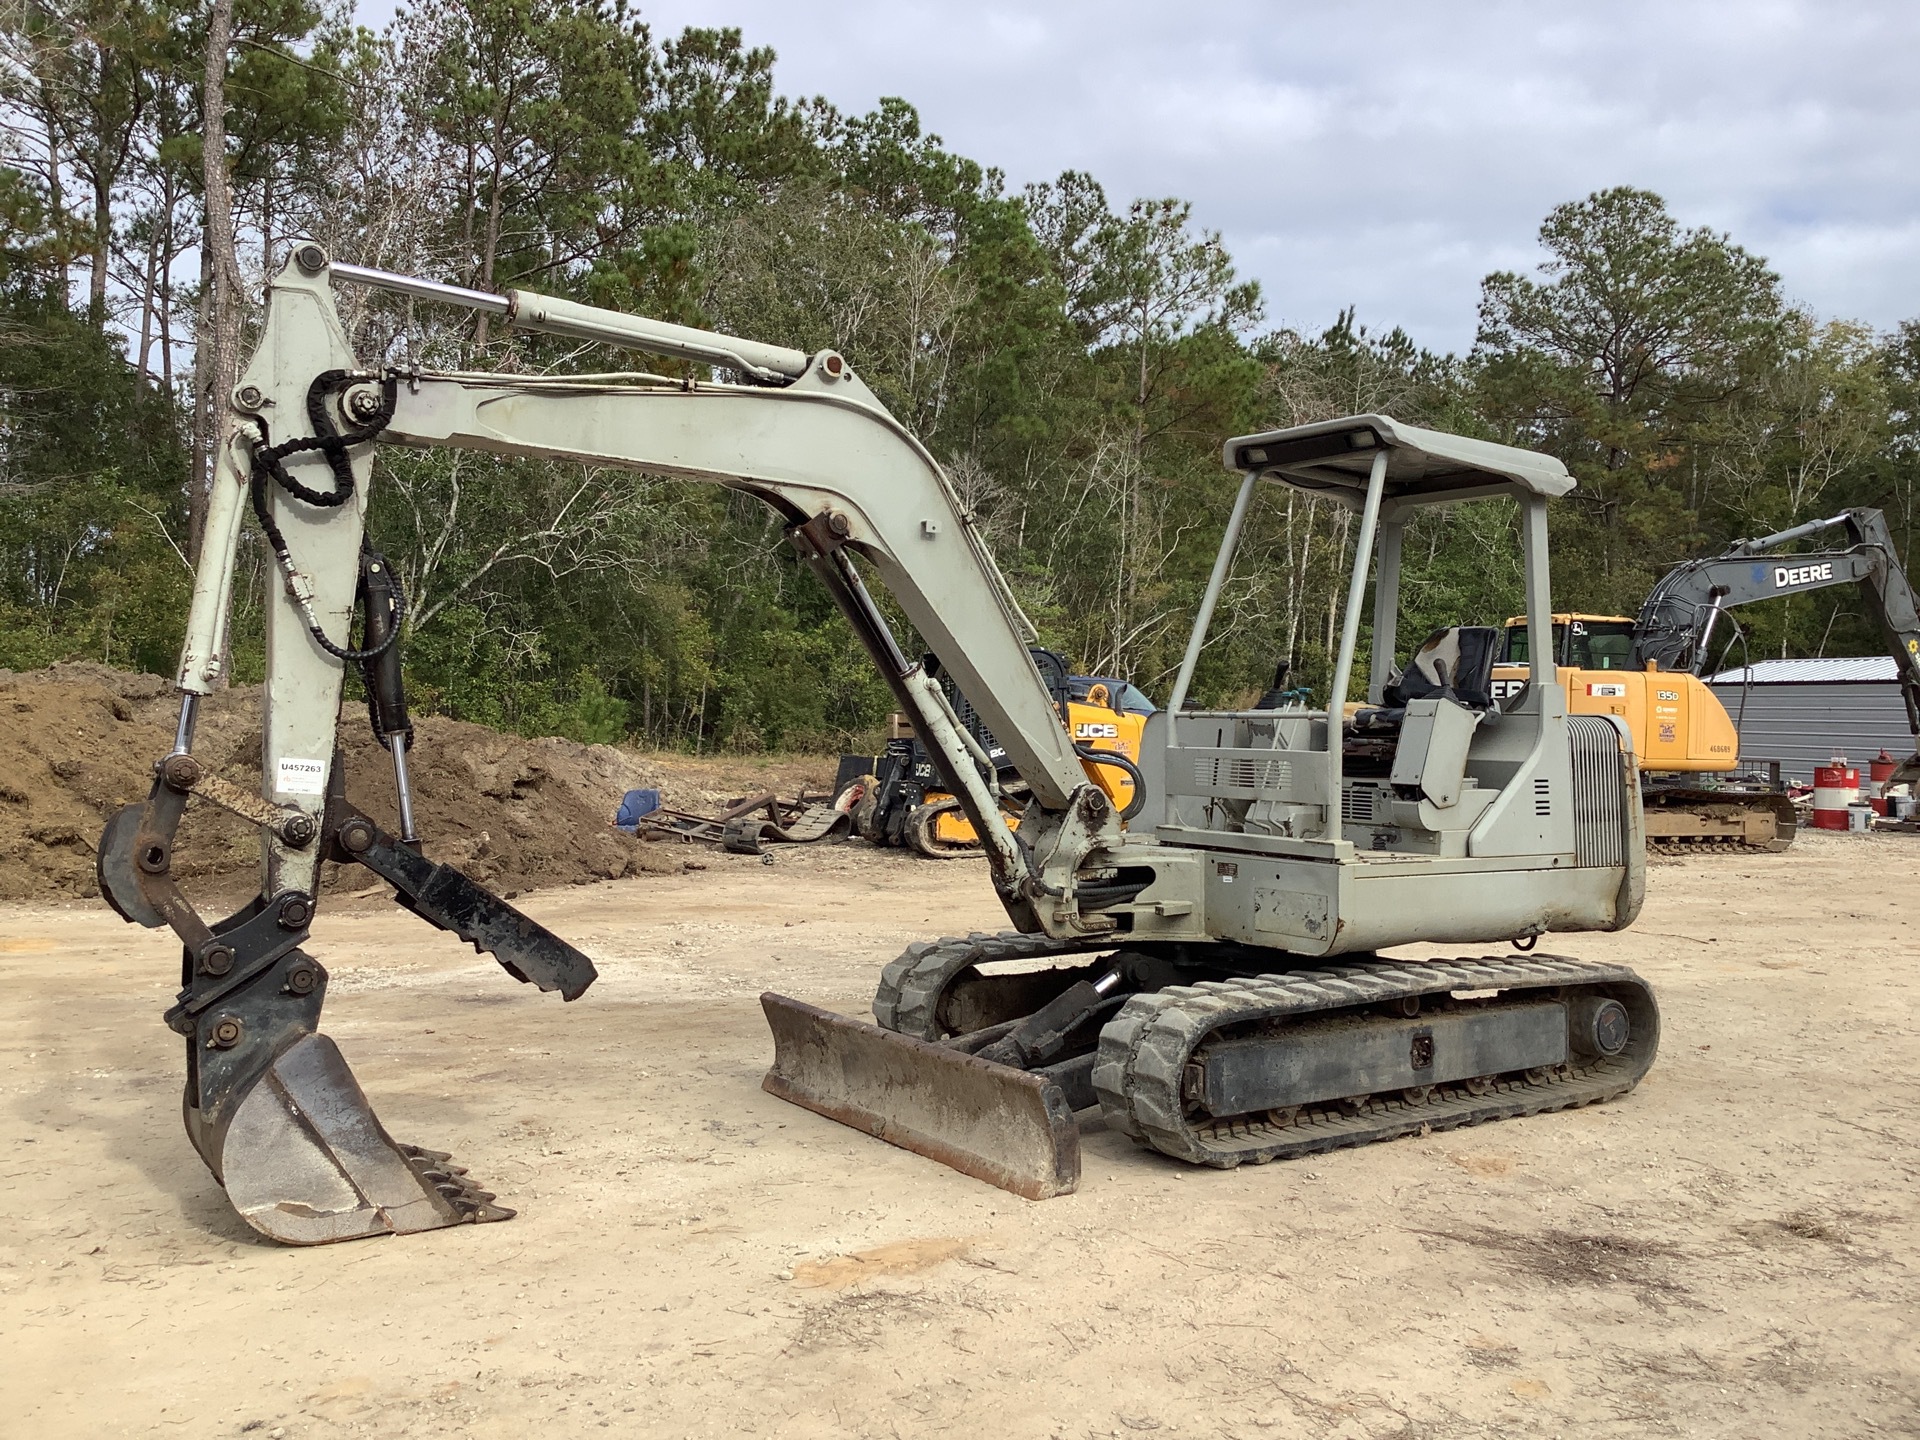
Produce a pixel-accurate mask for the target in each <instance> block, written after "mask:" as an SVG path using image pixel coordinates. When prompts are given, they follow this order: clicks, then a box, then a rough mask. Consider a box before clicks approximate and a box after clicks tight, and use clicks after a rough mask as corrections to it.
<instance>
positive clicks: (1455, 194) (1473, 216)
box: [363, 0, 1920, 348]
mask: <svg viewBox="0 0 1920 1440" xmlns="http://www.w3.org/2000/svg"><path fill="white" fill-rule="evenodd" d="M363 13H368V15H369V18H374V17H375V16H376V15H377V14H378V13H379V12H378V11H376V10H375V8H374V7H373V6H371V5H369V6H365V7H363ZM645 15H646V18H647V19H648V20H649V22H650V23H651V24H652V25H653V26H654V28H655V31H656V33H657V34H660V33H665V34H671V33H676V32H677V31H678V30H679V29H680V28H681V27H682V26H684V25H689V24H701V25H722V24H724V25H736V26H738V27H740V29H741V30H742V31H744V33H745V36H746V39H747V41H748V42H749V43H751V44H766V45H771V46H773V47H774V48H775V50H777V51H778V52H779V56H780V62H779V66H778V70H777V72H776V73H777V76H778V80H779V84H780V87H781V89H782V90H783V91H785V92H786V93H788V94H807V95H811V94H822V95H825V96H826V97H827V98H828V99H830V100H832V101H833V102H834V103H835V104H836V105H838V106H840V107H841V108H842V109H844V110H851V111H861V110H865V109H867V108H869V107H871V106H872V105H873V104H874V103H875V102H876V101H877V100H878V99H879V98H880V97H881V96H883V95H900V96H903V97H905V98H906V99H908V100H909V101H911V102H913V103H914V104H915V105H916V106H918V107H919V109H920V112H921V115H922V117H923V120H924V121H925V123H926V125H927V127H928V128H929V129H931V130H933V131H936V132H937V133H939V134H940V135H942V136H943V137H945V139H946V141H947V143H948V144H949V145H950V146H951V147H952V148H954V149H956V150H958V151H960V152H961V153H963V154H966V155H969V156H971V157H972V158H974V159H976V160H979V161H980V162H982V163H983V164H987V165H991V166H997V167H999V168H1000V169H1002V170H1004V171H1005V172H1006V173H1007V175H1008V177H1009V179H1010V181H1011V182H1012V183H1014V184H1016V185H1018V184H1021V183H1024V182H1027V181H1030V180H1044V179H1049V178H1051V177H1052V176H1054V175H1056V174H1058V173H1059V172H1060V171H1061V170H1063V169H1068V168H1073V169H1084V170H1089V171H1091V172H1092V173H1093V174H1094V175H1095V176H1096V177H1098V178H1099V179H1100V180H1101V181H1102V183H1104V184H1105V185H1106V187H1107V189H1108V192H1109V194H1110V195H1112V196H1113V197H1114V198H1115V199H1116V200H1126V199H1130V198H1133V197H1135V196H1147V195H1153V196H1158V195H1179V196H1182V197H1183V198H1186V199H1190V200H1192V201H1193V202H1194V204H1195V209H1196V213H1197V215H1198V217H1199V219H1200V221H1201V223H1202V224H1204V225H1207V226H1210V227H1213V228H1218V229H1220V230H1222V231H1224V232H1225V234H1226V237H1227V240H1228V243H1229V246H1230V248H1231V249H1232V251H1233V253H1234V254H1235V255H1236V257H1237V258H1238V259H1239V261H1240V264H1241V268H1242V269H1243V271H1245V272H1246V273H1248V274H1252V275H1255V276H1258V277H1259V279H1260V280H1261V282H1262V284H1263V286H1264V287H1265V289H1266V293H1267V297H1268V309H1269V313H1270V315H1271V317H1272V318H1273V319H1274V320H1276V321H1282V322H1286V323H1290V324H1296V325H1300V326H1305V327H1318V326H1321V325H1324V324H1326V323H1327V322H1328V321H1330V320H1331V319H1332V317H1333V315H1334V314H1335V312H1336V311H1337V310H1338V309H1339V308H1340V307H1341V306H1343V305H1346V304H1350V303H1351V304H1357V305H1358V306H1359V307H1360V314H1361V319H1362V320H1364V321H1367V322H1368V323H1370V324H1372V325H1373V326H1375V327H1376V328H1386V327H1389V326H1391V325H1393V324H1404V325H1405V326H1406V327H1407V328H1408V330H1409V331H1410V332H1411V333H1412V334H1413V335H1414V336H1415V338H1416V339H1418V340H1420V341H1421V342H1423V343H1426V344H1429V345H1433V346H1436V347H1453V348H1459V347H1464V346H1465V345H1468V344H1470V343H1471V341H1472V336H1473V322H1474V306H1475V301H1476V299H1477V297H1478V286H1479V281H1480V278H1481V276H1482V275H1484V274H1486V273H1487V272H1488V271H1490V270H1493V269H1497V268H1502V267H1514V266H1524V265H1526V264H1528V263H1530V262H1531V260H1532V259H1533V258H1534V253H1535V252H1534V247H1533V243H1532V242H1533V234H1534V231H1535V229H1536V228H1537V227H1538V225H1539V222H1540V219H1541V218H1542V217H1543V216H1544V215H1545V213H1546V212H1547V210H1548V209H1549V208H1550V207H1552V206H1553V205H1555V204H1557V203H1559V202H1560V201H1563V200H1569V199H1575V198H1578V197H1580V196H1582V195H1585V194H1586V193H1588V192H1589V191H1591V190H1594V189H1596V188H1599V187H1602V186H1606V185H1614V184H1635V185H1643V186H1646V187H1648V188H1651V189H1654V190H1658V191H1659V192H1660V193H1661V194H1663V195H1665V196H1666V198H1667V200H1668V202H1669V204H1670V205H1671V206H1672V208H1673V210H1674V212H1675V213H1676V214H1677V215H1678V216H1679V217H1680V218H1681V220H1682V221H1684V222H1686V223H1689V224H1707V225H1711V226H1713V227H1715V228H1717V229H1723V230H1727V231H1729V232H1731V233H1732V235H1733V237H1734V238H1735V239H1736V240H1738V241H1739V242H1740V243H1742V244H1744V245H1746V246H1747V247H1748V248H1749V249H1752V250H1755V251H1757V252H1759V253H1761V254H1763V255H1766V256H1767V257H1768V258H1769V259H1771V260H1772V261H1773V263H1774V265H1775V266H1776V268H1777V269H1779V270H1780V272H1781V274H1782V276H1783V278H1784V279H1785V282H1786V288H1787V292H1788V293H1789V295H1791V296H1792V297H1794V298H1795V299H1797V300H1799V301H1802V302H1804V303H1806V304H1808V305H1810V306H1812V307H1813V308H1814V309H1815V310H1817V311H1818V312H1820V313H1821V314H1823V315H1845V316H1849V317H1852V318H1857V319H1862V320H1866V321H1870V322H1872V323H1874V324H1876V325H1882V326H1886V325H1891V324H1893V323H1895V322H1896V321H1898V320H1900V319H1902V318H1905V317H1907V316H1908V315H1912V314H1920V296H1916V295H1915V294H1914V290H1913V286H1912V284H1911V282H1910V278H1909V277H1912V276H1914V275H1916V274H1920V169H1916V167H1915V166H1914V165H1913V163H1912V157H1913V155H1914V154H1915V153H1916V149H1917V148H1920V147H1917V146H1916V141H1917V140H1920V123H1917V122H1920V97H1916V94H1915V89H1914V87H1913V85H1912V83H1911V78H1910V73H1909V72H1910V69H1911V64H1912V57H1913V56H1914V55H1915V54H1917V53H1920V44H1916V42H1917V41H1920V6H1913V5H1910V4H1908V5H1902V4H1898V3H1892V0H1877V3H1876V0H1857V3H1852V4H1848V5H1844V6H1843V5H1835V4H1831V3H1829V4H1824V5H1823V4H1816V3H1807V0H1742V3H1706V0H1694V3H1687V0H1666V3H1660V0H1614V3H1611V4H1607V5H1583V6H1574V5H1569V4H1555V3H1551V0H1532V3H1519V0H1494V3H1462V0H1452V3H1438V0H1426V3H1420V0H1351V3H1345V4H1326V3H1324V0H1314V3H1299V0H1296V3H1284V4H1282V3H1259V0H1215V3H1212V4H1207V5H1196V4H1192V3H1187V4H1181V5H1168V4H1166V3H1164V0H1051V3H1047V4H1044V5H1041V4H1035V5H1028V6H1019V5H1009V4H991V3H989V4H975V5H962V4H954V3H951V0H948V3H942V4H930V3H915V0H839V3H837V4H833V5H802V4H794V3H792V0H778V3H776V0H728V3H726V4H725V5H716V4H714V3H712V0H656V3H652V4H649V5H647V6H646V7H645Z"/></svg>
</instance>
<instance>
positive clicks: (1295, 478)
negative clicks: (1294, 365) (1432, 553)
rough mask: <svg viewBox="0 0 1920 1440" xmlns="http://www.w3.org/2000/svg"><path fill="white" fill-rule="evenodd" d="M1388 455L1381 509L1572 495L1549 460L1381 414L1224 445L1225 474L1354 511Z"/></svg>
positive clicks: (1567, 478) (1563, 470) (1560, 469)
mask: <svg viewBox="0 0 1920 1440" xmlns="http://www.w3.org/2000/svg"><path fill="white" fill-rule="evenodd" d="M1383 447H1384V448H1385V449H1386V451H1387V476H1386V490H1385V493H1384V496H1383V498H1384V499H1385V500H1386V502H1387V503H1388V504H1393V503H1394V502H1398V503H1400V504H1402V505H1451V504H1453V503H1455V502H1457V501H1461V500H1478V499H1484V498H1486V497H1488V496H1492V495H1500V494H1508V495H1513V496H1515V497H1516V498H1518V497H1519V496H1522V495H1539V496H1543V497H1545V498H1547V499H1553V498H1555V497H1557V496H1561V495H1565V494H1566V493H1567V492H1568V491H1569V490H1571V489H1573V477H1572V476H1571V475H1569V474H1568V473H1567V467H1566V466H1565V465H1562V464H1561V463H1560V462H1559V461H1558V460H1556V459H1554V458H1553V457H1552V456H1551V455H1542V454H1540V453H1539V452H1538V451H1535V450H1520V449H1517V448H1515V447H1514V446H1512V445H1496V444H1494V443H1493V442H1492V441H1490V440H1472V439H1468V438H1467V437H1466V436H1463V435H1445V434H1442V433H1441V432H1440V431H1438V430H1423V429H1421V428H1420V427H1419V426H1417V425H1408V424H1405V423H1404V422H1402V421H1399V420H1395V419H1393V418H1392V417H1391V416H1387V415H1353V416H1348V417H1346V418H1344V419H1340V420H1325V421H1321V422H1319V423H1317V424H1313V425H1296V426H1293V427H1292V428H1291V429H1287V430H1269V431H1267V432H1265V433H1264V434H1260V435H1242V436H1239V437H1237V438H1236V439H1233V440H1229V441H1228V442H1227V445H1226V451H1225V455H1224V459H1225V461H1226V465H1227V468H1228V469H1229V470H1239V471H1242V472H1248V471H1251V472H1254V473H1257V474H1259V475H1262V476H1264V477H1265V478H1268V479H1272V480H1278V481H1281V482H1282V483H1284V484H1287V485H1292V486H1293V487H1295V488H1296V489H1299V490H1305V491H1308V492H1310V493H1312V494H1316V495H1326V496H1329V497H1330V498H1333V499H1337V500H1341V501H1343V502H1345V503H1346V504H1349V505H1351V506H1353V507H1354V508H1355V509H1359V508H1360V506H1361V505H1362V504H1363V503H1364V501H1365V499H1366V493H1367V478H1368V475H1369V473H1370V472H1371V470H1372V468H1373V458H1374V456H1375V455H1376V454H1378V453H1379V452H1380V450H1381V449H1382V448H1383Z"/></svg>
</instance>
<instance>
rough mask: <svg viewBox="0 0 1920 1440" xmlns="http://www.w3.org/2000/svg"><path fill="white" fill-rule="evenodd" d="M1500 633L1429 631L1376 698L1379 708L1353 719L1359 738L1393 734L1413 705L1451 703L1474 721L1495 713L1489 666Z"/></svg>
mask: <svg viewBox="0 0 1920 1440" xmlns="http://www.w3.org/2000/svg"><path fill="white" fill-rule="evenodd" d="M1499 642H1500V632H1499V631H1498V630H1496V629H1494V628H1493V627H1492V626H1491V625H1448V626H1445V627H1443V628H1441V629H1439V630H1436V631H1434V632H1433V633H1432V634H1431V635H1429V636H1428V637H1427V638H1426V639H1425V640H1423V641H1421V643H1420V647H1419V648H1418V649H1417V650H1415V651H1414V652H1413V654H1412V656H1411V657H1410V658H1409V659H1408V660H1407V664H1406V668H1405V669H1404V670H1402V671H1400V672H1399V673H1398V674H1396V675H1395V676H1394V677H1393V679H1392V680H1390V681H1388V682H1387V685H1386V687H1385V688H1384V689H1383V690H1382V691H1381V692H1380V698H1381V700H1382V701H1383V702H1384V703H1383V704H1380V705H1374V706H1369V707H1367V708H1365V709H1362V710H1360V711H1359V712H1357V713H1356V714H1355V715H1354V717H1353V731H1354V733H1355V734H1356V735H1360V736H1369V737H1377V736H1387V735H1393V734H1396V733H1398V731H1399V729H1400V725H1401V722H1402V721H1404V720H1405V719H1406V717H1407V704H1408V702H1409V701H1413V700H1430V699H1441V700H1451V701H1453V702H1454V703H1455V704H1456V705H1461V706H1464V707H1465V708H1466V709H1468V710H1472V711H1474V712H1475V713H1476V714H1479V715H1489V714H1494V713H1497V711H1496V708H1495V705H1494V700H1493V662H1494V659H1495V656H1496V653H1497V651H1498V648H1499Z"/></svg>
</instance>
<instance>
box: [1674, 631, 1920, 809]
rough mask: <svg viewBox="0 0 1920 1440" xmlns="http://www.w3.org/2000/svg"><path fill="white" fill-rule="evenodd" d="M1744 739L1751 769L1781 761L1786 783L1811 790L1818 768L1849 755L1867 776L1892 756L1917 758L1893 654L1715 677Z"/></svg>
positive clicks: (1711, 680) (1775, 665)
mask: <svg viewBox="0 0 1920 1440" xmlns="http://www.w3.org/2000/svg"><path fill="white" fill-rule="evenodd" d="M1707 684H1708V685H1710V686H1712V687H1713V693H1714V694H1716V695H1717V696H1719V697H1720V703H1721V704H1722V705H1725V706H1726V707H1727V714H1728V715H1730V716H1732V717H1733V723H1734V725H1735V726H1736V728H1738V730H1739V732H1740V758H1741V760H1742V761H1743V762H1745V763H1746V764H1749V765H1756V766H1764V765H1765V764H1767V762H1769V761H1773V760H1777V761H1779V762H1780V773H1781V776H1782V778H1783V779H1787V780H1794V781H1799V782H1800V783H1802V784H1810V783H1812V780H1813V767H1814V766H1815V765H1824V764H1826V763H1827V761H1828V760H1829V759H1831V758H1832V757H1833V756H1835V755H1844V756H1846V757H1847V759H1848V760H1849V761H1851V762H1853V763H1854V764H1856V765H1858V766H1860V768H1861V769H1862V770H1863V771H1864V770H1865V769H1866V765H1867V762H1868V761H1869V760H1871V759H1872V758H1873V757H1874V756H1876V755H1878V754H1879V753H1880V752H1881V750H1883V749H1884V750H1886V751H1887V752H1888V753H1889V754H1891V755H1893V756H1894V757H1895V758H1896V759H1905V758H1906V757H1907V756H1909V755H1911V754H1913V750H1914V737H1913V732H1912V731H1911V730H1910V729H1909V728H1908V725H1907V707H1906V705H1905V704H1904V703H1903V702H1902V701H1901V699H1900V682H1899V679H1898V671H1897V669H1896V667H1895V664H1894V659H1893V657H1892V656H1891V655H1862V656H1853V657H1848V658H1844V659H1835V660H1762V661H1760V662H1759V663H1758V664H1756V665H1752V666H1743V667H1742V668H1740V669H1738V670H1723V671H1722V672H1721V673H1720V674H1718V675H1710V676H1708V677H1707Z"/></svg>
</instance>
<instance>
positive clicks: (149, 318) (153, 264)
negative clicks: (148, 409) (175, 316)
mask: <svg viewBox="0 0 1920 1440" xmlns="http://www.w3.org/2000/svg"><path fill="white" fill-rule="evenodd" d="M159 268H160V220H159V217H158V216H156V217H154V222H153V234H152V235H150V236H148V237H147V269H146V275H145V277H144V279H143V281H142V283H141V286H140V362H139V365H138V367H137V370H136V378H137V379H138V381H139V384H140V385H141V387H142V388H145V386H146V383H147V378H148V374H147V358H148V356H150V355H151V354H152V353H153V303H154V284H155V275H156V272H157V271H158V270H159Z"/></svg>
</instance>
